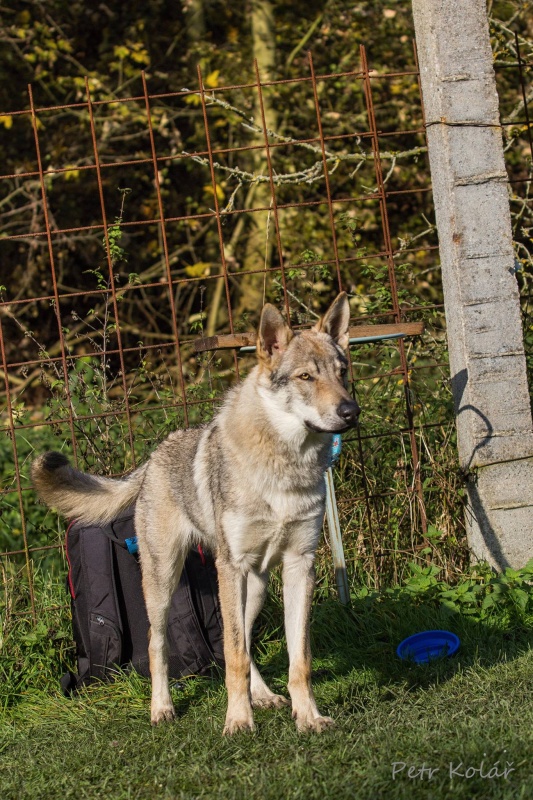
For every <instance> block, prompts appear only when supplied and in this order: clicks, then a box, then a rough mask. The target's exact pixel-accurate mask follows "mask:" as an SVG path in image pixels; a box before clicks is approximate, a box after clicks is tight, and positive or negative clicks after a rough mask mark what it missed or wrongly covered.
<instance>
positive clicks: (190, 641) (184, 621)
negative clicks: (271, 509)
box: [168, 555, 217, 676]
mask: <svg viewBox="0 0 533 800" xmlns="http://www.w3.org/2000/svg"><path fill="white" fill-rule="evenodd" d="M192 574H193V569H192V565H191V555H189V556H188V557H187V559H186V561H185V564H184V567H183V571H182V574H181V580H180V582H179V585H178V588H177V589H176V591H175V593H174V595H173V597H172V605H171V608H170V613H169V620H168V635H169V639H170V652H169V656H170V657H171V658H178V659H179V660H180V661H181V662H182V669H181V672H182V675H183V676H186V675H199V674H201V673H205V672H206V671H207V670H208V669H209V668H210V667H211V666H212V665H213V664H215V663H216V662H217V659H216V657H215V655H214V653H213V651H212V649H211V647H210V646H209V644H208V642H207V639H206V637H205V632H204V629H203V627H202V625H201V623H200V620H199V619H198V610H197V608H196V606H195V603H194V598H193V593H192V591H191V576H192Z"/></svg>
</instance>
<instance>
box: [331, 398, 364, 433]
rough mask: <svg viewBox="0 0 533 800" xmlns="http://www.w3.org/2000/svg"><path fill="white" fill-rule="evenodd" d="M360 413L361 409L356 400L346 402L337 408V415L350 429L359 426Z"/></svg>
mask: <svg viewBox="0 0 533 800" xmlns="http://www.w3.org/2000/svg"><path fill="white" fill-rule="evenodd" d="M360 413H361V409H360V408H359V406H358V405H357V403H356V402H355V400H344V401H343V402H342V403H341V404H340V406H339V407H338V408H337V415H338V416H339V417H340V419H342V420H343V421H344V422H345V423H346V425H347V426H348V427H350V428H352V427H353V426H354V425H357V422H358V420H359V414H360Z"/></svg>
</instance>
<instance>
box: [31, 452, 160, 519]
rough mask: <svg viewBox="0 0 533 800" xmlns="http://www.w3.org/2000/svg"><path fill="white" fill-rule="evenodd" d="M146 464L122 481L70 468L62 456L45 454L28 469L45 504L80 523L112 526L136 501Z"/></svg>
mask: <svg viewBox="0 0 533 800" xmlns="http://www.w3.org/2000/svg"><path fill="white" fill-rule="evenodd" d="M147 466H148V462H147V463H146V464H144V465H143V466H142V467H139V469H136V470H135V472H132V473H131V474H130V475H127V476H126V477H125V478H122V479H119V480H114V479H113V478H100V477H97V476H95V475H87V474H86V473H85V472H80V471H79V470H77V469H74V468H73V467H71V466H70V464H69V462H68V459H67V458H66V457H65V456H64V455H63V454H62V453H45V454H44V455H43V456H39V458H37V459H36V460H35V461H34V462H33V464H32V465H31V475H32V479H33V485H34V488H35V489H36V491H37V494H38V495H39V497H40V498H41V500H44V502H45V503H46V504H47V505H49V506H53V507H54V508H56V509H57V510H58V511H59V512H60V513H61V514H64V515H65V517H70V518H72V519H77V520H80V521H81V522H93V523H105V522H111V520H113V519H114V518H115V517H116V516H117V515H118V514H119V513H120V512H121V511H123V510H124V509H125V508H127V507H128V506H129V505H130V504H131V503H133V501H134V500H135V499H136V498H137V495H138V494H139V492H140V490H141V485H142V482H143V480H144V474H145V472H146V468H147Z"/></svg>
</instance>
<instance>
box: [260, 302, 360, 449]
mask: <svg viewBox="0 0 533 800" xmlns="http://www.w3.org/2000/svg"><path fill="white" fill-rule="evenodd" d="M349 322H350V307H349V305H348V298H347V296H346V293H345V292H342V293H341V294H339V295H338V297H337V298H336V299H335V300H334V302H333V303H332V305H331V306H330V308H329V309H328V311H327V312H326V314H325V315H324V316H323V317H322V319H320V320H319V321H318V322H317V324H316V325H315V326H314V327H313V328H311V330H308V331H302V332H301V333H296V334H294V333H293V332H292V331H291V329H290V328H289V326H288V325H287V324H286V322H285V320H284V319H283V317H282V316H281V314H280V312H279V311H278V310H277V309H276V308H274V306H272V305H270V304H267V305H265V307H264V308H263V313H262V315H261V322H260V325H259V333H258V337H257V357H258V359H259V364H260V370H261V374H262V379H263V382H264V384H266V385H267V386H268V389H269V395H270V397H271V398H272V402H273V404H275V405H276V407H277V408H279V412H280V414H281V413H283V415H289V416H290V417H292V418H293V419H294V422H297V423H298V424H299V425H300V426H305V427H306V428H307V429H308V430H309V431H315V432H317V433H339V432H342V431H345V430H347V429H348V428H351V427H353V426H354V425H356V424H357V420H358V417H359V411H360V409H359V406H358V405H357V403H356V402H355V401H354V400H353V399H352V398H351V397H350V395H349V394H348V392H347V390H346V377H347V372H348V360H347V358H346V355H345V352H344V351H345V350H346V348H347V347H348V328H349Z"/></svg>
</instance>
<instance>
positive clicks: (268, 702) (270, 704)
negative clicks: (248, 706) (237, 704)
mask: <svg viewBox="0 0 533 800" xmlns="http://www.w3.org/2000/svg"><path fill="white" fill-rule="evenodd" d="M290 704H291V701H290V700H288V699H287V698H286V697H283V695H282V694H265V695H259V696H258V697H253V696H252V706H253V707H254V708H285V706H289V705H290Z"/></svg>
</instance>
